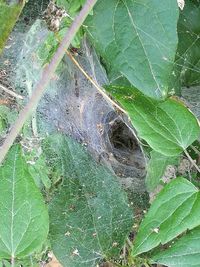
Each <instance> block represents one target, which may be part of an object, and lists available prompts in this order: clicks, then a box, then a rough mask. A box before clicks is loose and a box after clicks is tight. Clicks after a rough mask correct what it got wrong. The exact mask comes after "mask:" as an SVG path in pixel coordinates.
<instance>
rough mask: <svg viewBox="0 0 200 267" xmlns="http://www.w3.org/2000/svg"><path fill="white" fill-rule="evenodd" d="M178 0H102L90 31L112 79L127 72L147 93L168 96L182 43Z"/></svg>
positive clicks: (91, 20) (151, 95)
mask: <svg viewBox="0 0 200 267" xmlns="http://www.w3.org/2000/svg"><path fill="white" fill-rule="evenodd" d="M178 15H179V12H178V6H177V2H176V1H174V0H167V1H159V0H142V1H136V0H122V1H119V0H110V1H107V0H100V1H98V2H97V4H96V6H95V8H94V12H93V15H92V16H89V17H88V19H87V20H86V23H85V24H86V25H87V31H88V34H89V36H90V37H91V40H92V41H93V43H94V45H95V46H96V48H97V50H98V51H99V53H100V54H101V56H102V57H103V59H104V60H105V61H106V64H107V68H108V72H109V74H110V77H111V79H114V78H115V77H116V76H119V75H123V76H125V77H126V78H127V79H128V80H129V81H130V82H131V83H132V84H133V85H134V86H135V87H136V88H138V89H139V90H140V91H142V92H143V93H144V94H146V95H148V96H150V97H152V98H156V99H162V98H165V97H166V95H167V91H168V80H169V75H170V74H171V71H172V68H173V62H174V57H175V53H176V47H177V43H178V38H177V32H176V25H177V21H178Z"/></svg>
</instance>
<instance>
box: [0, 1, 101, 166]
mask: <svg viewBox="0 0 200 267" xmlns="http://www.w3.org/2000/svg"><path fill="white" fill-rule="evenodd" d="M96 2H97V0H87V1H86V3H85V5H84V7H83V8H82V10H81V11H80V13H79V14H78V16H77V17H76V18H75V20H74V21H73V22H72V25H71V27H70V28H69V29H68V30H67V32H66V34H65V37H64V38H63V40H62V41H61V43H60V45H59V47H58V49H57V51H56V53H55V54H54V56H53V58H52V60H51V62H50V63H49V64H48V65H47V66H46V67H45V68H44V69H43V72H42V76H41V79H40V80H39V81H38V83H37V84H36V87H35V89H34V90H33V94H32V96H31V98H30V100H29V102H28V103H27V105H26V106H25V107H24V108H23V110H21V111H20V113H19V116H18V118H17V120H16V122H15V124H14V125H13V127H12V129H11V131H10V133H9V134H8V136H7V138H6V140H5V141H4V143H3V145H2V147H1V150H0V164H1V163H2V161H3V159H4V157H5V155H6V154H7V152H8V150H9V148H10V147H11V146H12V144H13V142H14V141H15V138H16V137H17V135H18V134H19V132H20V131H21V129H22V127H23V125H24V123H25V122H26V120H27V118H29V116H30V115H31V113H32V112H33V111H34V110H35V109H36V107H37V104H38V102H39V101H40V99H41V97H42V95H43V93H44V92H45V89H46V87H47V85H48V83H49V81H50V80H51V78H52V76H53V74H54V72H55V70H56V68H57V66H58V65H59V63H60V61H61V59H62V58H63V56H64V54H65V51H66V50H67V49H68V47H69V45H70V43H71V41H72V40H73V39H74V36H75V35H76V33H77V31H78V29H79V28H80V26H81V25H82V23H83V22H84V20H85V19H86V17H87V15H88V14H89V13H90V11H91V9H92V8H93V7H94V5H95V4H96Z"/></svg>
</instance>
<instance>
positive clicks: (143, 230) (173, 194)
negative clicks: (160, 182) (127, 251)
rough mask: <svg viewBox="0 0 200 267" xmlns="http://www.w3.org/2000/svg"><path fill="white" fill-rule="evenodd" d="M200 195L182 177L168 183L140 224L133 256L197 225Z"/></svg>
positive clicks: (199, 223) (198, 223)
mask: <svg viewBox="0 0 200 267" xmlns="http://www.w3.org/2000/svg"><path fill="white" fill-rule="evenodd" d="M199 211H200V192H199V191H198V189H197V188H196V187H195V186H194V185H193V184H192V183H190V182H189V181H188V180H186V179H184V178H181V177H179V178H177V179H174V180H172V182H170V183H169V184H167V185H166V186H165V187H164V189H163V190H162V191H161V192H160V193H159V194H158V196H157V198H156V199H155V201H154V202H153V203H152V205H151V207H150V209H149V211H148V213H147V215H146V217H145V218H144V220H143V222H142V223H141V225H140V228H139V231H138V234H137V236H136V239H135V243H134V247H133V251H132V255H134V256H135V255H138V254H141V253H143V252H146V251H149V250H151V249H153V248H155V247H156V246H158V245H159V244H160V243H161V244H166V243H167V242H169V241H170V240H172V239H173V238H175V237H176V236H178V235H179V234H181V233H183V232H184V231H186V230H187V229H192V228H194V227H196V226H198V225H200V212H199Z"/></svg>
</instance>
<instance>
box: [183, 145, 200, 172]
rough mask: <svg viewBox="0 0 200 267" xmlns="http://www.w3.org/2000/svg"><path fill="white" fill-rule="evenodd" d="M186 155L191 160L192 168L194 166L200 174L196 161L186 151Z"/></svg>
mask: <svg viewBox="0 0 200 267" xmlns="http://www.w3.org/2000/svg"><path fill="white" fill-rule="evenodd" d="M184 153H185V155H186V156H187V158H188V159H189V161H190V162H191V164H192V166H194V167H195V168H196V170H197V171H198V172H199V173H200V168H199V167H198V166H197V164H196V163H195V161H194V160H193V159H192V158H191V157H190V154H189V153H188V152H187V150H184Z"/></svg>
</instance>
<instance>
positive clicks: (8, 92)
mask: <svg viewBox="0 0 200 267" xmlns="http://www.w3.org/2000/svg"><path fill="white" fill-rule="evenodd" d="M0 89H1V90H3V91H4V92H6V93H7V94H9V95H11V96H14V97H16V98H18V99H23V96H21V95H19V94H17V93H15V92H13V91H11V90H10V89H8V88H7V87H5V86H4V85H3V84H0Z"/></svg>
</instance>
